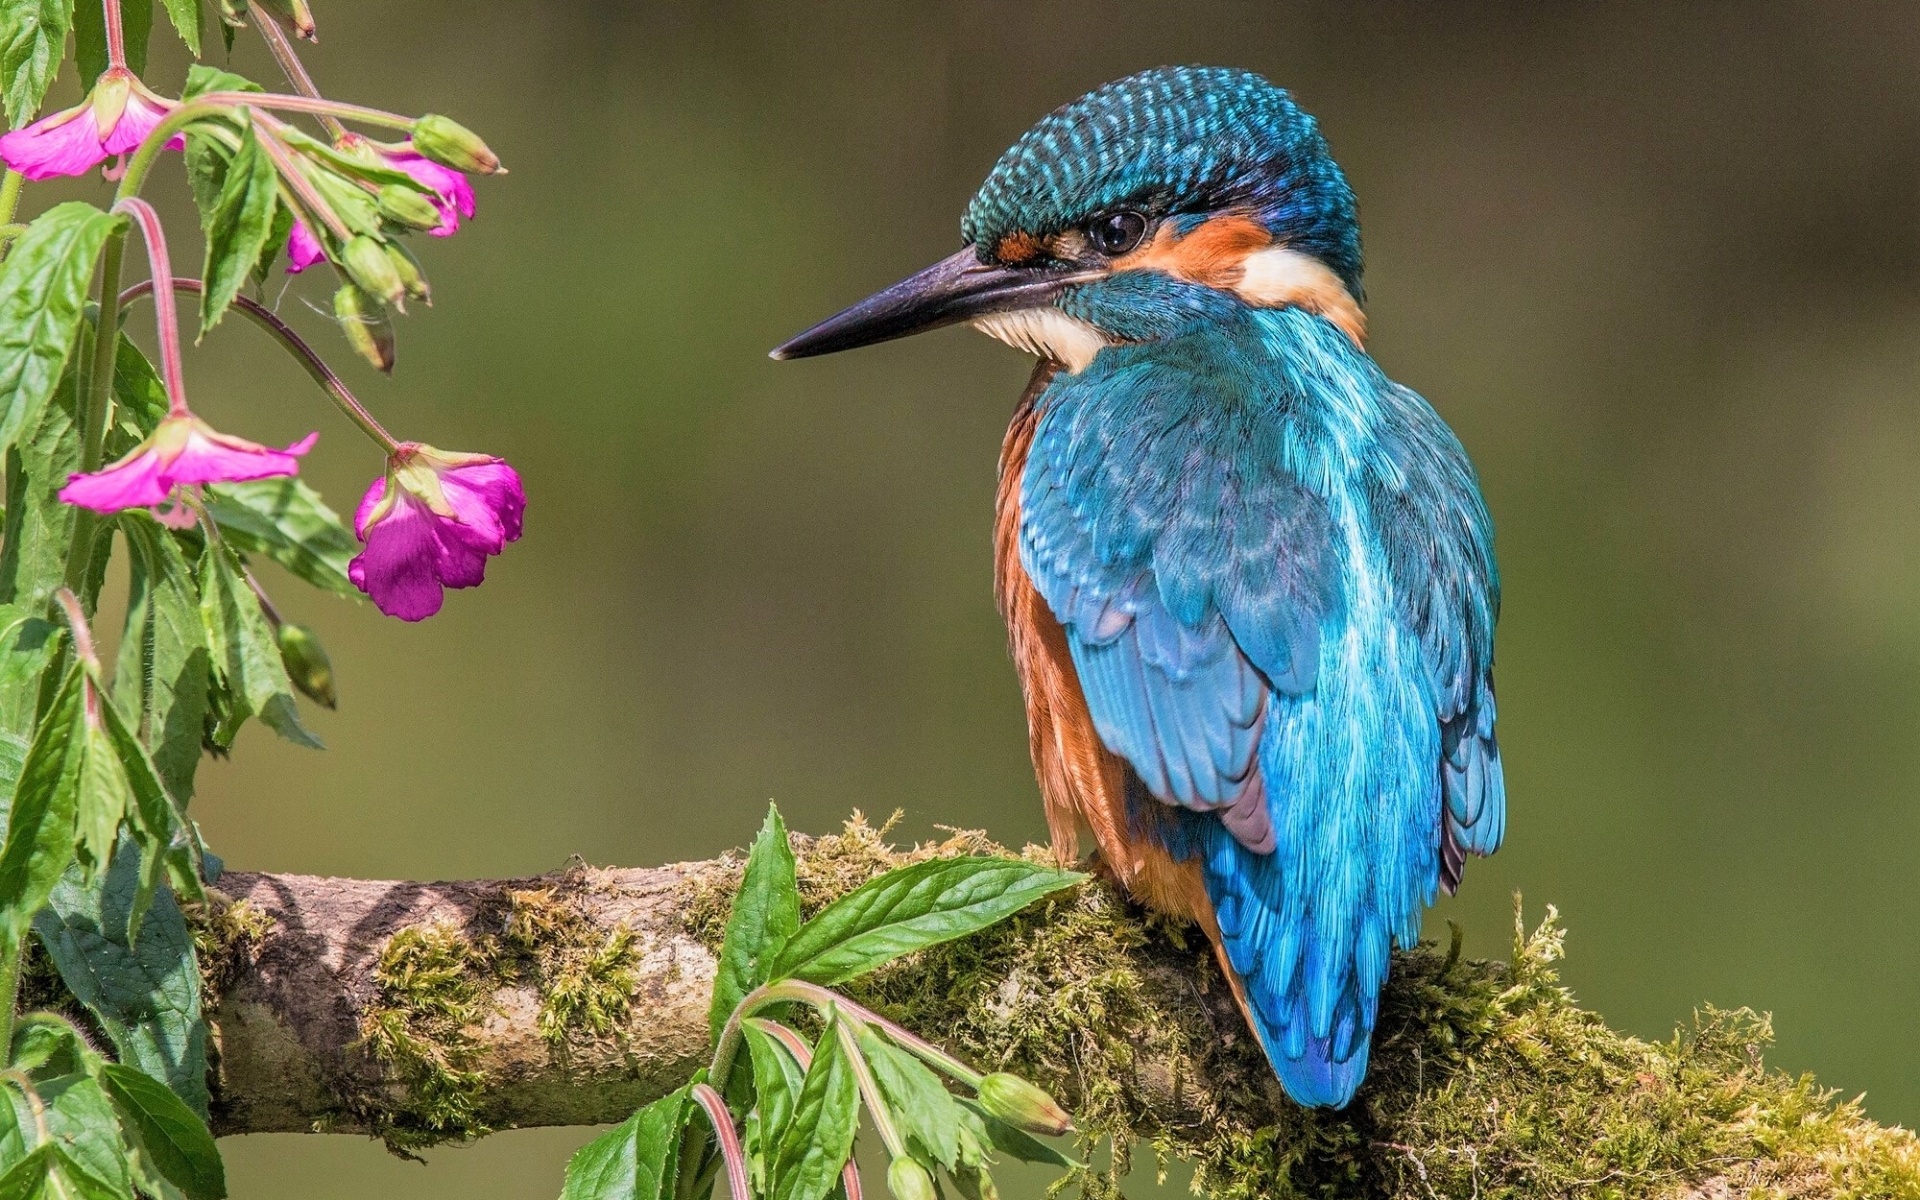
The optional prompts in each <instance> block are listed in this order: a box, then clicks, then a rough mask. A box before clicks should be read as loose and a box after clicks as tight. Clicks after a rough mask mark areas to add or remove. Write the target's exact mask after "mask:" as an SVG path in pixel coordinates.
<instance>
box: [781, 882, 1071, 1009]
mask: <svg viewBox="0 0 1920 1200" xmlns="http://www.w3.org/2000/svg"><path fill="white" fill-rule="evenodd" d="M1084 878H1086V876H1084V875H1080V874H1078V873H1076V872H1073V871H1061V870H1056V869H1054V868H1052V867H1040V866H1035V865H1034V864H1032V863H1027V862H1021V861H1019V860H1018V859H1010V858H935V859H929V860H927V861H926V862H922V863H915V864H914V865H912V866H910V867H902V868H900V869H899V870H897V871H889V872H888V873H887V874H885V875H882V876H881V877H880V878H878V879H875V880H872V881H870V882H868V883H865V884H863V885H861V886H860V887H859V888H857V889H855V890H854V891H852V892H849V893H848V894H847V895H845V896H842V897H841V898H840V899H838V900H836V901H834V902H833V903H832V904H830V905H828V906H827V907H826V908H825V909H823V910H821V912H820V913H819V914H818V915H817V916H815V917H814V918H813V920H811V921H808V922H807V923H806V924H805V925H802V926H801V927H800V930H799V932H798V933H796V934H794V935H793V939H792V940H791V941H789V942H788V943H787V946H786V949H785V950H783V951H781V953H780V957H779V959H778V960H776V961H775V963H774V965H773V969H772V971H771V972H769V975H768V978H771V979H786V978H794V979H804V980H807V981H809V982H812V983H821V984H828V985H832V984H836V983H843V982H845V981H846V980H849V979H852V978H853V977H855V976H856V975H864V974H866V973H867V972H868V971H871V970H873V969H874V968H876V967H879V966H881V965H883V964H885V963H888V962H891V961H892V960H894V959H896V958H898V957H900V956H901V955H903V954H911V953H913V952H914V951H915V950H923V949H925V948H926V947H928V946H934V945H938V944H939V943H941V942H945V941H950V940H952V939H954V938H957V937H962V936H964V935H966V934H969V933H973V932H975V931H976V930H980V929H985V928H986V927H987V926H989V925H992V924H994V923H995V922H998V921H1001V920H1004V919H1005V918H1007V917H1010V916H1012V915H1013V914H1014V913H1017V912H1019V911H1020V910H1021V909H1023V908H1025V907H1026V906H1027V905H1029V904H1032V903H1033V902H1034V901H1035V900H1038V899H1040V898H1041V897H1043V896H1046V895H1049V894H1051V893H1053V892H1057V891H1060V890H1061V889H1063V888H1068V887H1072V886H1073V885H1074V884H1076V883H1079V882H1080V881H1081V880H1082V879H1084Z"/></svg>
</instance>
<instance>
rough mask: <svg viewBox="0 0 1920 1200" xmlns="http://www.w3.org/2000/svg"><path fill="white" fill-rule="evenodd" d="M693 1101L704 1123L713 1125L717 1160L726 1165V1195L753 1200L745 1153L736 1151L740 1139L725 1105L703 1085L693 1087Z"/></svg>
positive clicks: (734, 1199)
mask: <svg viewBox="0 0 1920 1200" xmlns="http://www.w3.org/2000/svg"><path fill="white" fill-rule="evenodd" d="M693 1098H694V1099H695V1100H696V1101H698V1102H699V1104H700V1107H701V1108H703V1109H705V1110H706V1113H707V1120H708V1121H710V1122H712V1123H713V1136H714V1137H715V1138H716V1139H718V1141H719V1142H720V1157H721V1158H722V1159H723V1160H725V1162H726V1164H727V1191H728V1192H729V1193H730V1194H731V1195H732V1197H733V1200H753V1192H752V1191H751V1190H749V1185H748V1183H747V1156H746V1152H745V1151H743V1150H741V1149H740V1135H739V1134H738V1133H736V1132H735V1131H734V1128H733V1114H732V1113H730V1112H728V1111H727V1102H726V1101H725V1100H724V1099H722V1098H721V1096H720V1093H719V1092H716V1091H714V1090H713V1087H712V1086H711V1085H709V1084H705V1083H696V1084H694V1085H693Z"/></svg>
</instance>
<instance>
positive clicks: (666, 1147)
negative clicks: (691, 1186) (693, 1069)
mask: <svg viewBox="0 0 1920 1200" xmlns="http://www.w3.org/2000/svg"><path fill="white" fill-rule="evenodd" d="M688 1094H689V1089H688V1088H684V1087H683V1088H681V1089H680V1090H679V1091H677V1092H674V1093H672V1094H670V1095H666V1096H662V1097H661V1098H660V1099H658V1100H655V1101H654V1102H653V1103H652V1104H649V1105H647V1106H646V1107H645V1108H643V1109H641V1110H640V1111H639V1112H637V1113H634V1114H633V1115H632V1116H631V1117H628V1118H627V1119H626V1120H625V1121H623V1122H621V1123H620V1124H618V1125H616V1126H614V1127H613V1128H612V1129H611V1130H609V1131H607V1132H606V1133H604V1134H602V1135H601V1136H599V1137H597V1138H595V1139H593V1140H592V1141H591V1142H588V1143H587V1144H586V1145H584V1146H582V1147H581V1148H580V1150H579V1152H578V1153H576V1154H575V1155H574V1156H573V1159H572V1161H571V1162H569V1163H567V1181H566V1184H565V1186H563V1187H562V1188H561V1190H560V1200H670V1198H671V1197H672V1196H673V1194H674V1184H675V1183H676V1182H677V1177H678V1175H679V1170H680V1134H681V1132H682V1131H683V1130H685V1128H686V1125H687V1118H688V1117H689V1116H690V1115H692V1111H693V1102H692V1101H691V1100H690V1099H689V1098H688Z"/></svg>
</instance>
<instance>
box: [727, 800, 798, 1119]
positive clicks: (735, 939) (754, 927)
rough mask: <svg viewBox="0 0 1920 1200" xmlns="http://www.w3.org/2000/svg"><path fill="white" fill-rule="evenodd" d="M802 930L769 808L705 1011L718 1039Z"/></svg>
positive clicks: (781, 832)
mask: <svg viewBox="0 0 1920 1200" xmlns="http://www.w3.org/2000/svg"><path fill="white" fill-rule="evenodd" d="M799 927H800V891H799V888H798V887H797V886H796V885H795V883H794V865H793V847H792V846H790V845H789V844H788V842H787V827H786V825H785V823H784V822H782V821H781V820H780V810H779V809H777V808H775V807H774V806H773V805H771V804H769V805H768V806H767V819H766V821H765V822H764V823H763V824H762V825H761V826H760V836H759V837H757V838H755V839H754V843H753V850H752V851H751V852H750V853H749V854H748V855H747V869H746V871H745V873H744V874H743V875H742V876H741V879H740V892H739V894H738V895H736V896H735V897H734V898H733V913H732V915H731V916H729V917H728V918H727V934H726V939H725V941H723V942H722V943H721V946H720V965H719V968H718V970H717V971H716V972H715V973H714V979H713V1003H712V1005H711V1006H710V1008H709V1009H708V1013H707V1024H708V1026H709V1028H710V1029H711V1031H712V1034H713V1037H714V1038H715V1039H716V1040H717V1039H718V1038H719V1037H720V1031H721V1029H723V1028H725V1026H726V1024H727V1019H728V1018H729V1017H731V1016H732V1015H733V1010H734V1008H735V1006H737V1005H738V1004H739V1003H740V1000H741V998H742V997H744V996H745V995H746V994H747V993H748V992H751V991H752V990H753V989H754V988H757V987H759V986H760V985H761V984H763V983H765V982H766V981H767V978H768V975H767V968H769V967H770V966H772V965H773V961H774V960H775V959H776V958H778V957H779V955H780V951H781V949H782V948H783V947H785V946H786V944H787V939H788V938H791V937H792V936H793V934H794V931H795V930H796V929H798V928H799ZM722 1082H723V1083H724V1082H725V1081H724V1080H723V1081H722Z"/></svg>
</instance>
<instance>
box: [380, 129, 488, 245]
mask: <svg viewBox="0 0 1920 1200" xmlns="http://www.w3.org/2000/svg"><path fill="white" fill-rule="evenodd" d="M384 156H385V158H386V160H387V162H388V163H389V164H391V165H392V166H393V167H394V168H395V169H397V170H400V171H404V172H406V173H407V174H408V175H411V176H412V177H413V178H414V179H415V180H416V181H417V182H419V183H420V184H422V185H423V186H425V187H429V188H431V189H433V194H434V197H435V207H437V208H439V210H440V217H441V221H440V224H439V225H438V226H436V227H435V228H434V229H433V230H431V232H432V234H433V236H435V237H450V236H452V234H453V232H454V231H455V230H456V229H459V228H460V218H461V217H467V218H469V219H471V218H472V216H473V213H474V201H473V185H472V184H471V183H469V182H467V177H466V176H465V175H462V174H461V173H460V172H458V171H456V170H454V169H453V168H451V167H443V166H441V165H440V164H439V163H437V162H432V161H429V160H428V159H425V158H422V157H421V156H420V154H419V153H418V152H417V151H413V150H392V151H386V152H385V155H384Z"/></svg>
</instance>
